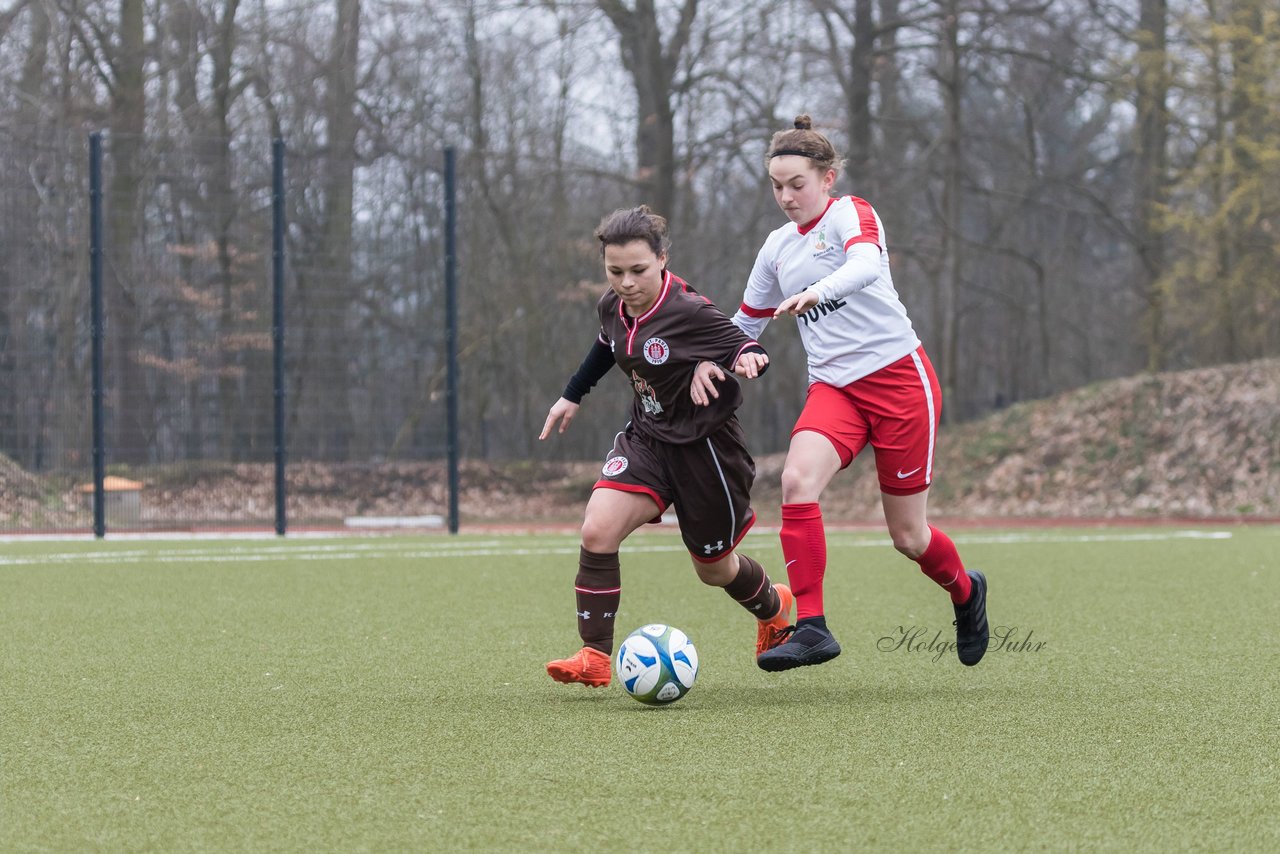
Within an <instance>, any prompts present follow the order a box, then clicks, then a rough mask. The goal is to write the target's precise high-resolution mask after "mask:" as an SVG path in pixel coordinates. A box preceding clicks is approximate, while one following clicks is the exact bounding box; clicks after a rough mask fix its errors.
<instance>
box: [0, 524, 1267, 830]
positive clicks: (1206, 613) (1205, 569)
mask: <svg viewBox="0 0 1280 854" xmlns="http://www.w3.org/2000/svg"><path fill="white" fill-rule="evenodd" d="M1203 530H1205V531H1208V530H1217V531H1221V532H1223V534H1224V535H1226V534H1229V536H1221V537H1218V538H1207V537H1200V538H1192V537H1186V536H1179V535H1177V532H1176V531H1175V530H1174V529H1150V530H1134V529H1088V530H1054V531H1018V532H1010V533H1007V534H998V533H994V532H987V531H968V532H965V531H958V530H957V531H953V532H952V533H953V534H954V535H955V538H956V540H957V542H958V544H959V546H960V549H961V553H962V555H964V557H965V559H966V562H967V563H968V564H969V565H971V566H976V567H980V568H982V569H984V570H985V571H986V573H987V576H988V578H989V580H990V585H991V586H990V614H991V617H992V620H993V625H1000V626H1016V627H1017V628H1018V631H1019V635H1018V637H1019V639H1021V638H1023V637H1025V636H1026V635H1027V634H1031V636H1032V643H1037V642H1039V643H1042V644H1043V646H1042V647H1040V648H1039V649H1038V650H1034V649H1026V650H1021V651H1016V652H1013V651H1008V650H995V649H993V650H992V651H991V652H989V653H988V657H987V659H986V660H985V661H983V662H982V664H981V665H979V666H978V667H976V668H972V669H969V668H964V667H961V666H960V665H959V663H958V662H957V661H956V660H955V659H954V656H953V655H952V654H951V653H949V652H948V653H947V654H946V655H944V656H943V657H942V658H941V659H938V660H935V656H934V655H933V654H932V653H931V652H929V651H928V650H927V649H926V650H916V651H914V652H909V651H906V650H904V649H902V648H898V649H891V650H889V651H884V650H882V649H880V648H879V647H887V646H892V644H890V643H888V642H882V641H881V640H880V639H881V638H885V637H895V636H900V627H901V628H902V629H910V627H912V626H915V627H923V628H925V629H926V630H927V634H926V635H925V636H924V637H932V635H933V633H934V632H936V631H938V630H942V631H943V637H944V638H946V637H947V635H948V633H949V632H950V631H951V613H950V607H949V605H948V602H947V600H946V599H945V597H944V596H943V595H942V594H941V593H940V592H939V591H938V590H937V589H936V588H935V587H933V586H932V585H931V584H930V583H929V582H928V581H927V580H926V579H924V578H923V577H922V576H921V575H920V573H919V572H918V571H916V570H915V568H914V565H913V564H910V563H908V562H907V561H906V560H905V559H903V558H901V557H899V556H898V555H897V554H896V553H895V552H894V551H893V550H892V549H891V548H890V547H889V546H888V545H887V543H886V542H884V541H883V538H882V537H879V536H874V535H865V534H852V533H836V534H833V535H832V536H831V546H830V567H831V568H830V570H829V573H828V581H827V594H826V601H827V613H828V618H829V621H830V623H831V625H832V627H833V629H834V630H835V632H836V635H837V637H838V638H839V639H840V641H841V643H842V644H843V646H844V654H843V655H842V656H841V657H840V658H838V659H836V660H835V661H833V662H831V663H829V664H826V665H823V666H822V667H815V668H806V669H803V670H800V671H793V672H789V673H781V674H766V673H763V672H761V671H759V670H758V669H756V667H755V666H754V661H753V658H752V652H751V645H752V642H753V638H754V629H753V626H752V624H751V622H750V618H749V617H748V616H747V615H746V614H745V612H743V611H741V609H740V608H738V607H737V606H736V605H733V604H732V603H731V602H730V601H729V599H728V598H727V597H726V596H725V595H724V594H722V593H720V592H719V591H716V590H712V589H710V588H704V587H703V586H702V585H700V584H698V582H697V581H696V579H695V577H694V575H693V572H692V570H691V569H689V568H688V566H687V559H686V558H685V557H684V555H683V553H682V551H681V549H680V545H679V539H678V536H677V535H676V533H675V532H674V531H671V530H667V531H661V532H655V533H650V534H646V535H644V536H638V537H636V538H635V539H634V540H633V541H631V542H629V543H628V545H627V547H624V553H623V578H624V592H623V600H622V603H623V604H622V613H621V618H620V620H621V622H620V628H623V629H625V630H630V628H633V627H635V626H638V625H640V624H642V623H645V622H650V621H662V622H669V623H672V624H674V625H677V626H680V627H681V628H683V629H685V630H686V631H687V632H688V633H689V634H690V636H691V637H692V638H693V640H694V641H695V643H696V644H697V646H698V650H699V653H700V656H701V660H702V671H701V673H700V674H699V678H698V684H697V685H696V686H695V687H694V689H693V691H692V692H691V693H690V694H689V695H688V696H687V697H686V698H684V699H683V700H681V701H680V702H679V703H677V704H675V705H673V706H670V707H667V708H660V709H652V708H648V707H645V706H642V705H640V704H639V703H636V702H634V701H632V700H631V699H629V698H628V697H626V696H625V695H624V693H623V692H622V689H621V688H620V687H618V686H617V685H616V684H615V685H614V686H612V687H610V688H607V689H600V690H590V689H586V688H582V687H579V686H565V685H558V684H555V683H553V682H551V681H550V680H549V679H548V678H547V677H546V675H545V673H544V671H543V664H544V662H545V661H547V660H548V659H549V658H552V657H559V656H561V655H566V654H568V653H570V652H572V651H573V650H575V649H576V648H577V646H578V643H577V636H576V633H575V630H574V617H573V598H572V581H573V575H574V571H575V565H576V553H577V545H576V541H575V540H574V539H572V538H570V537H550V536H540V537H528V536H527V537H502V538H488V539H483V538H480V537H476V536H461V537H456V538H449V537H446V536H435V537H424V538H388V539H324V540H318V539H290V540H287V541H272V540H261V541H250V540H237V541H193V540H187V541H167V542H154V541H147V542H119V541H108V542H106V543H90V542H74V543H66V542H61V543H32V542H22V543H16V544H14V543H9V544H5V545H4V546H3V551H2V553H0V700H2V705H0V711H2V716H0V850H3V851H83V850H158V851H195V850H200V851H206V850H236V851H271V850H301V849H306V850H325V851H394V850H413V851H427V850H438V851H449V850H505V851H584V852H585V851H615V850H616V851H628V850H680V851H726V852H727V851H744V850H749V849H753V848H760V849H763V850H798V851H803V850H815V851H850V850H858V849H873V850H943V849H946V850H961V851H965V850H974V851H977V850H983V849H985V850H991V849H1002V850H1025V849H1088V850H1096V849H1106V850H1115V851H1135V850H1150V851H1164V850H1168V849H1189V848H1190V849H1215V850H1268V849H1270V850H1276V849H1277V847H1280V812H1278V811H1277V809H1276V803H1277V798H1278V797H1280V783H1277V780H1278V779H1280V769H1278V768H1277V758H1278V756H1277V755H1278V753H1280V736H1278V735H1277V732H1278V729H1277V724H1278V723H1280V722H1278V721H1277V709H1280V680H1277V676H1276V673H1277V666H1278V665H1280V629H1278V628H1277V626H1280V529H1277V528H1267V527H1253V528H1239V527H1236V528H1215V529H1203ZM745 551H747V552H748V553H750V554H752V555H754V556H756V557H758V558H760V559H762V560H763V561H764V562H765V563H766V565H767V568H768V569H769V570H770V571H771V572H773V573H774V574H775V577H777V576H779V575H781V573H780V572H778V570H779V566H780V555H779V551H778V547H777V538H776V536H774V535H772V534H768V533H764V532H761V533H753V534H752V535H751V536H750V537H749V538H748V540H747V543H746V548H745Z"/></svg>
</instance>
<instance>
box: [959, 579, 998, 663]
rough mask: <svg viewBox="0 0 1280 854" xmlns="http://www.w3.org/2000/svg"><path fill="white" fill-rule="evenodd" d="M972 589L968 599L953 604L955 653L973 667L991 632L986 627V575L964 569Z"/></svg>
mask: <svg viewBox="0 0 1280 854" xmlns="http://www.w3.org/2000/svg"><path fill="white" fill-rule="evenodd" d="M966 572H967V573H968V574H969V581H970V582H971V584H972V589H971V591H970V593H969V601H968V602H965V603H964V604H963V605H953V606H952V607H953V608H955V611H956V620H955V623H953V625H954V626H955V627H956V654H957V655H959V656H960V663H961V664H963V665H965V666H966V667H973V665H975V664H977V663H978V662H979V661H982V656H984V655H986V654H987V642H988V641H989V640H990V639H991V632H990V630H989V629H988V628H987V577H986V576H985V575H983V574H982V573H981V572H979V571H978V570H976V569H970V570H966Z"/></svg>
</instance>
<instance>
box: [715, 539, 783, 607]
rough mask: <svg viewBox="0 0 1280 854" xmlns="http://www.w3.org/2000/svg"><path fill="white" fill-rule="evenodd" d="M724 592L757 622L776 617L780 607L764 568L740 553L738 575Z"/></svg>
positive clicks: (775, 592) (725, 587)
mask: <svg viewBox="0 0 1280 854" xmlns="http://www.w3.org/2000/svg"><path fill="white" fill-rule="evenodd" d="M724 592H725V593H728V594H729V595H730V596H732V597H733V601H735V602H737V603H738V604H739V605H741V606H742V607H744V608H746V609H747V610H748V611H750V612H751V615H752V616H753V617H755V618H756V619H758V620H768V619H770V618H771V617H776V616H777V615H778V608H780V607H781V606H782V602H781V601H780V600H779V599H778V591H777V590H774V589H773V582H772V581H770V580H769V576H768V575H766V574H765V571H764V567H763V566H761V565H760V564H758V563H756V562H755V561H754V560H752V559H751V558H749V557H747V556H746V555H744V554H741V553H739V555H738V574H737V575H736V576H734V578H733V581H730V582H729V583H728V584H726V585H725V586H724Z"/></svg>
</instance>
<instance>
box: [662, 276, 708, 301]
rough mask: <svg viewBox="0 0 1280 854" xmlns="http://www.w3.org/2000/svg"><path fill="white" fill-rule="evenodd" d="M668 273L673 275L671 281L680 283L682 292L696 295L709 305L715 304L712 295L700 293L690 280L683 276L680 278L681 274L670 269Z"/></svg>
mask: <svg viewBox="0 0 1280 854" xmlns="http://www.w3.org/2000/svg"><path fill="white" fill-rule="evenodd" d="M668 273H669V275H670V276H671V281H672V282H675V283H676V284H678V285H680V292H681V293H686V294H689V295H690V296H695V297H697V298H698V299H700V300H702V301H703V302H705V303H706V304H707V305H713V304H714V303H712V302H711V297H708V296H704V295H703V294H700V293H698V292H697V291H695V290H694V289H693V288H691V287H689V283H688V282H686V281H685V280H684V279H682V278H680V277H679V276H677V275H676V274H675V273H671V272H670V271H668Z"/></svg>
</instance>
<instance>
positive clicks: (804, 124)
mask: <svg viewBox="0 0 1280 854" xmlns="http://www.w3.org/2000/svg"><path fill="white" fill-rule="evenodd" d="M795 126H796V130H813V119H811V118H809V116H808V115H807V114H805V113H801V114H800V115H798V116H796V120H795Z"/></svg>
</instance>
